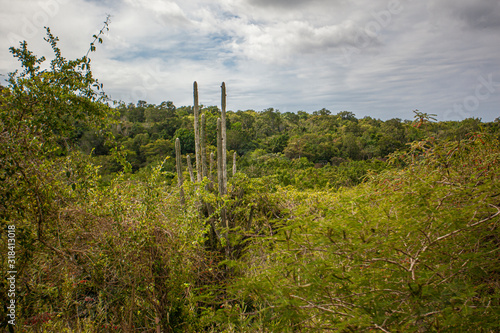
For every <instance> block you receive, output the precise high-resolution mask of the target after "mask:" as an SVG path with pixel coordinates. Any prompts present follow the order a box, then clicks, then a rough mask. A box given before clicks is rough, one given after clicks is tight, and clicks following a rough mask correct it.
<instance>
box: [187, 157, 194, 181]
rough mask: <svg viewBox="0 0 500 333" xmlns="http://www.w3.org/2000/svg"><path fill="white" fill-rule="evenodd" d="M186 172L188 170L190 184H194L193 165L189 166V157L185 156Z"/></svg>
mask: <svg viewBox="0 0 500 333" xmlns="http://www.w3.org/2000/svg"><path fill="white" fill-rule="evenodd" d="M186 160H187V165H188V170H189V178H190V179H191V182H192V183H194V173H193V165H192V164H191V156H189V155H188V156H186Z"/></svg>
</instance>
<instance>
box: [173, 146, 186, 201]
mask: <svg viewBox="0 0 500 333" xmlns="http://www.w3.org/2000/svg"><path fill="white" fill-rule="evenodd" d="M175 164H176V168H177V185H178V186H179V192H180V196H181V204H182V205H184V189H183V188H182V183H183V182H184V179H183V177H182V160H181V140H179V138H177V139H175Z"/></svg>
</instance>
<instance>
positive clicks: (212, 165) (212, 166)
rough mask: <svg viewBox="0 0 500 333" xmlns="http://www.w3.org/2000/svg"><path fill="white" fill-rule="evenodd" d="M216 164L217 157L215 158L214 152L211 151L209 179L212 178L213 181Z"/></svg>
mask: <svg viewBox="0 0 500 333" xmlns="http://www.w3.org/2000/svg"><path fill="white" fill-rule="evenodd" d="M214 165H215V159H214V153H210V171H209V174H208V179H210V181H211V182H213V181H214V176H213V175H214Z"/></svg>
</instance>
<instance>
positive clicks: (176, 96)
mask: <svg viewBox="0 0 500 333" xmlns="http://www.w3.org/2000/svg"><path fill="white" fill-rule="evenodd" d="M0 5H1V6H2V8H5V9H6V10H4V11H2V13H0V29H1V32H2V34H0V73H2V74H6V73H7V72H9V71H12V70H13V69H14V67H15V66H16V64H15V60H13V59H12V57H11V55H9V54H8V46H11V45H12V43H11V42H10V41H9V36H10V38H11V39H12V38H13V36H16V38H17V39H20V38H22V39H27V40H28V42H29V45H30V48H32V49H34V51H35V53H37V54H39V55H41V54H47V55H49V56H50V48H48V47H47V45H46V43H44V42H43V39H42V38H43V36H44V31H43V25H48V26H50V27H51V28H52V30H53V32H54V34H56V35H58V36H60V38H61V42H60V45H61V48H62V49H63V53H64V54H65V55H66V56H67V57H73V58H74V57H78V56H81V55H83V54H84V53H85V52H86V50H87V49H88V45H89V43H90V41H91V36H92V35H93V34H94V33H96V32H97V31H98V30H99V29H100V27H101V25H102V22H103V21H104V19H105V16H106V14H107V13H109V14H111V15H112V22H111V25H110V32H109V34H107V35H106V36H105V38H104V44H103V45H100V46H99V47H98V50H97V52H96V53H94V54H92V57H93V61H92V63H93V69H94V72H95V74H96V76H97V77H98V78H100V80H101V81H102V82H103V83H104V84H105V88H106V90H107V91H108V92H109V93H110V94H111V95H112V97H114V98H116V99H122V100H125V101H126V102H136V100H137V99H145V100H147V101H148V102H151V103H160V102H161V101H164V100H172V101H174V103H175V104H176V105H188V104H191V103H192V101H191V99H192V96H191V95H192V93H191V86H192V82H193V81H194V80H197V81H198V82H199V84H200V98H201V99H202V100H203V101H202V102H203V103H204V104H219V103H220V102H219V99H220V97H219V94H220V91H219V89H220V88H219V87H220V82H221V81H226V83H227V87H228V98H229V99H228V107H229V108H230V109H249V108H252V109H257V110H259V109H263V108H267V107H275V108H279V109H281V110H282V111H297V110H307V111H313V110H317V109H321V108H322V107H326V108H328V109H330V110H332V111H333V112H336V111H341V110H349V111H352V112H354V113H355V114H357V115H358V116H364V115H371V116H374V117H381V118H392V117H399V118H411V117H412V113H411V110H413V109H415V108H418V109H420V110H422V111H423V112H428V113H437V114H439V115H440V116H441V117H442V119H445V120H446V119H459V118H463V117H466V116H469V117H482V118H483V119H486V120H493V119H494V118H496V117H498V116H499V115H500V113H499V111H498V109H496V108H495V106H494V105H495V104H496V105H498V104H499V102H500V86H494V88H492V89H494V91H492V92H490V93H489V95H488V98H487V99H485V98H482V99H481V100H478V103H477V105H475V104H474V105H473V104H470V103H471V101H474V102H475V100H474V98H475V96H474V93H475V88H476V86H477V85H478V80H479V79H480V78H481V77H483V78H488V77H489V75H491V77H492V80H493V81H494V82H500V69H499V68H498V52H499V46H498V45H500V33H499V30H500V23H498V22H500V9H499V8H500V5H499V3H498V2H496V1H491V0H477V1H473V0H461V1H452V0H429V1H426V2H419V1H410V0H371V1H368V0H336V1H332V0H308V1H306V0H287V1H285V0H272V1H271V0H265V1H264V0H217V1H212V0H211V1H209V0H183V1H180V0H175V1H174V0H151V1H146V0H125V1H118V0H105V1H94V0H75V1H69V0H24V1H16V2H13V1H9V0H0ZM30 29H31V30H30ZM18 37H19V38H18ZM471 96H472V97H471ZM464 100H465V101H466V102H469V104H465V105H464ZM455 104H458V106H459V107H460V105H461V107H462V109H463V110H464V111H463V112H462V113H461V114H460V112H458V111H449V110H450V109H452V110H453V108H454V107H455Z"/></svg>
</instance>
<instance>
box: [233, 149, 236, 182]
mask: <svg viewBox="0 0 500 333" xmlns="http://www.w3.org/2000/svg"><path fill="white" fill-rule="evenodd" d="M236 155H237V154H236V152H234V154H233V177H234V175H235V174H236Z"/></svg>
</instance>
